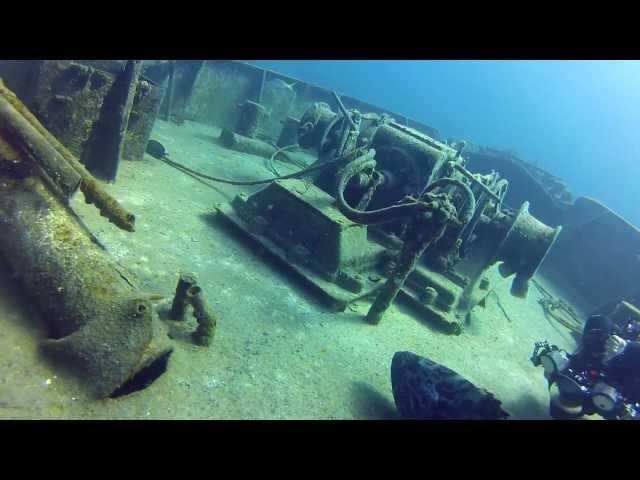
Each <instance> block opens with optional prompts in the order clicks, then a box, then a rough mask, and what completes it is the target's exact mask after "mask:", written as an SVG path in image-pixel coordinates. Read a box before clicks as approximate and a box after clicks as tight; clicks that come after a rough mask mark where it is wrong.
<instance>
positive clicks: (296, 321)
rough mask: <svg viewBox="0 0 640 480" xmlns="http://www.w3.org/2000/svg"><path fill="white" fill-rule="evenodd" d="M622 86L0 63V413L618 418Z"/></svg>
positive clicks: (412, 69)
mask: <svg viewBox="0 0 640 480" xmlns="http://www.w3.org/2000/svg"><path fill="white" fill-rule="evenodd" d="M638 80H640V62H635V61H620V62H619V61H463V60H456V61H426V60H420V61H419V60H414V61H383V60H375V61H374V60H370V61H364V60H353V61H346V60H341V61H328V60H323V61H319V60H287V61H283V60H273V61H266V60H259V61H239V60H238V61H236V60H0V419H74V420H82V419H105V420H120V419H149V420H159V419H162V420H173V419H176V420H182V419H193V420H209V419H216V420H245V419H246V420H266V419H275V420H287V419H291V420H354V419H355V420H401V419H414V420H553V419H562V420H569V419H575V420H623V419H624V420H636V419H640V339H639V338H638V337H639V335H640V283H639V280H640V231H639V230H638V228H637V227H636V225H637V224H638V223H639V222H640V207H639V204H638V202H637V200H636V198H635V195H636V194H637V186H636V183H637V182H636V179H637V178H638V171H639V170H638V166H637V165H638V153H640V152H638V149H639V146H640V144H638V142H637V139H636V135H635V129H634V128H633V125H637V124H638V123H640V93H638V91H637V88H635V86H636V85H637V84H638Z"/></svg>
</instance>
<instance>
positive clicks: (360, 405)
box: [351, 382, 400, 420]
mask: <svg viewBox="0 0 640 480" xmlns="http://www.w3.org/2000/svg"><path fill="white" fill-rule="evenodd" d="M351 392H352V395H353V399H354V404H355V412H354V413H355V414H356V415H357V417H358V418H361V419H366V420H398V419H400V414H399V413H398V411H397V410H396V406H395V405H394V404H393V402H391V401H389V399H388V398H387V397H385V396H384V395H382V394H381V393H380V392H378V391H377V390H376V389H375V388H373V387H372V386H371V385H369V384H367V383H364V382H353V383H352V384H351Z"/></svg>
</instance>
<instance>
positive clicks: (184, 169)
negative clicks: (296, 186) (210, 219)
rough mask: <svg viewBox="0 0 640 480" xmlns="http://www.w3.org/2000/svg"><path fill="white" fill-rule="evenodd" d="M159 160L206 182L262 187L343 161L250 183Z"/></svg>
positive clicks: (336, 160) (164, 158) (330, 162)
mask: <svg viewBox="0 0 640 480" xmlns="http://www.w3.org/2000/svg"><path fill="white" fill-rule="evenodd" d="M158 160H161V161H163V162H165V163H166V164H168V165H171V166H172V167H174V168H177V169H178V170H181V171H183V172H186V173H190V174H192V175H195V176H197V177H201V178H204V179H206V180H211V181H212V182H219V183H227V184H229V185H261V184H263V183H271V182H273V181H274V180H286V179H287V178H296V177H300V176H302V175H306V174H307V173H311V172H315V171H318V170H322V169H324V168H327V167H329V166H331V165H333V164H335V163H338V161H340V160H342V159H341V158H340V159H334V160H331V161H329V162H325V163H321V164H320V165H313V166H311V167H309V168H305V169H304V170H299V171H297V172H294V173H290V174H289V175H281V176H278V177H273V178H267V179H264V180H252V181H251V180H248V181H242V180H228V179H226V178H219V177H212V176H211V175H207V174H205V173H202V172H198V171H197V170H192V169H191V168H189V167H185V166H184V165H182V164H181V163H178V162H174V161H173V160H169V159H168V158H167V157H166V156H165V157H162V158H158Z"/></svg>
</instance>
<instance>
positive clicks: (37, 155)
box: [0, 96, 82, 200]
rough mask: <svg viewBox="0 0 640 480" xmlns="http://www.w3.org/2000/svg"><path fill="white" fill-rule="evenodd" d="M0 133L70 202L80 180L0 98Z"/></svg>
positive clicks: (41, 138)
mask: <svg viewBox="0 0 640 480" xmlns="http://www.w3.org/2000/svg"><path fill="white" fill-rule="evenodd" d="M0 131H2V132H4V133H5V138H6V141H7V143H9V144H10V145H12V146H13V147H14V148H15V149H16V150H18V151H19V153H20V154H21V155H19V156H21V157H23V158H26V159H28V162H29V164H30V166H31V167H32V168H33V169H35V170H36V171H38V173H39V175H40V176H41V177H43V178H44V179H45V180H46V181H47V183H48V184H49V186H50V187H51V188H53V189H55V190H56V191H57V192H58V193H59V194H60V195H61V196H62V197H64V198H65V199H67V200H68V199H70V198H71V197H72V196H73V194H74V193H76V191H77V190H78V188H79V187H80V182H81V181H82V177H80V175H79V174H78V172H77V171H76V170H75V169H74V168H73V167H72V166H71V165H69V164H68V163H67V161H66V160H65V159H64V158H63V157H62V155H60V154H59V153H58V152H57V151H56V149H55V148H54V147H53V146H52V145H51V144H50V143H49V142H47V140H46V138H45V137H43V136H42V135H41V134H40V133H39V132H38V131H37V130H35V129H34V128H33V127H32V126H31V124H30V123H29V122H28V121H27V120H26V119H25V118H24V117H23V116H22V115H21V114H20V112H18V111H17V110H16V109H15V108H14V107H13V105H11V103H9V101H8V100H7V99H5V98H4V97H1V96H0Z"/></svg>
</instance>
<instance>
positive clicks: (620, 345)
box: [604, 335, 629, 363]
mask: <svg viewBox="0 0 640 480" xmlns="http://www.w3.org/2000/svg"><path fill="white" fill-rule="evenodd" d="M627 343H629V342H627V341H626V340H625V339H624V338H620V337H619V336H617V335H611V336H610V337H609V338H608V339H607V341H606V342H605V344H604V362H605V363H606V362H609V361H610V360H611V359H612V358H613V357H615V356H617V355H620V354H621V353H622V352H624V349H625V348H626V346H627Z"/></svg>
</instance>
